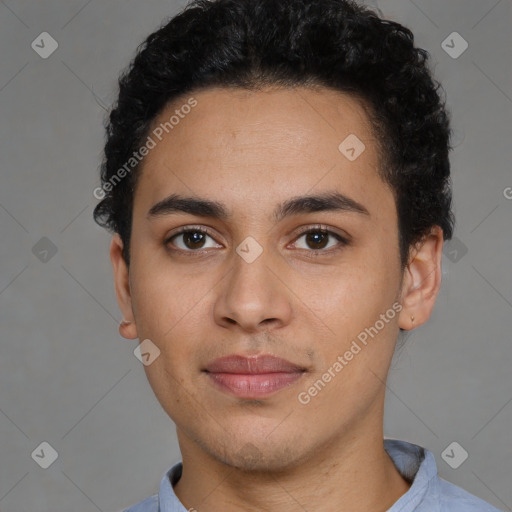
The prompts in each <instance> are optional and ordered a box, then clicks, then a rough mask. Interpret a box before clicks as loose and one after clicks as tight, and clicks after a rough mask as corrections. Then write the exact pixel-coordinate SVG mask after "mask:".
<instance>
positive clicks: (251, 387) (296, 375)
mask: <svg viewBox="0 0 512 512" xmlns="http://www.w3.org/2000/svg"><path fill="white" fill-rule="evenodd" d="M206 373H207V375H208V376H209V377H210V379H211V380H212V382H213V383H214V384H215V385H216V386H217V387H218V388H219V389H221V390H222V391H226V392H228V393H231V394H233V395H236V396H239V397H242V398H259V397H263V396H267V395H271V394H272V393H275V392H276V391H279V390H280V389H283V388H285V387H287V386H289V385H290V384H293V383H294V382H296V381H297V380H299V379H300V378H301V376H302V374H303V373H304V372H293V373H286V372H282V373H261V374H237V373H210V372H206Z"/></svg>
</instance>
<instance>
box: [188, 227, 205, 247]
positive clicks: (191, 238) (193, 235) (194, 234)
mask: <svg viewBox="0 0 512 512" xmlns="http://www.w3.org/2000/svg"><path fill="white" fill-rule="evenodd" d="M203 239H204V233H200V232H198V231H191V232H190V233H186V234H185V240H186V242H185V244H186V245H187V246H188V243H189V242H190V245H192V247H189V248H192V249H194V248H196V247H198V246H199V247H200V246H201V243H202V242H203Z"/></svg>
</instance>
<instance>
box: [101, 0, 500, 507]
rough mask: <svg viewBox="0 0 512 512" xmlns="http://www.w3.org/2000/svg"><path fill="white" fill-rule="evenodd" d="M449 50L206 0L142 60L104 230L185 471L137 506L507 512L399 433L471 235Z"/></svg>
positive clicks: (349, 11) (116, 133)
mask: <svg viewBox="0 0 512 512" xmlns="http://www.w3.org/2000/svg"><path fill="white" fill-rule="evenodd" d="M427 57H428V54H427V53H426V52H425V51H424V50H422V49H419V48H415V47H414V44H413V36H412V34H411V32H410V31H409V30H408V29H407V28H405V27H403V26H401V25H399V24H397V23H394V22H391V21H387V20H382V19H380V18H379V17H378V16H377V15H376V14H375V13H374V12H372V11H370V10H367V9H365V8H363V7H362V6H358V5H357V4H356V3H354V2H350V1H344V0H290V1H286V2H283V1H279V0H217V1H213V2H209V1H206V0H196V1H195V2H192V3H191V4H190V5H189V6H188V7H187V8H186V9H184V10H183V11H182V12H181V13H180V14H179V15H178V16H176V17H174V18H173V19H172V20H171V21H170V22H169V23H167V24H166V25H165V26H163V27H162V28H161V29H160V30H158V31H157V32H155V33H154V34H152V35H150V36H149V38H148V39H147V41H146V42H145V44H144V45H143V46H142V47H141V49H140V51H139V53H138V55H137V56H136V58H135V59H134V61H133V62H132V64H131V66H130V69H129V70H128V71H127V72H126V73H125V74H124V75H123V77H122V78H121V80H120V91H119V100H118V102H117V104H116V106H115V108H114V110H113V111H112V113H111V116H110V124H109V126H108V140H107V143H106V146H105V159H104V162H103V167H102V187H101V189H98V190H97V192H98V197H101V198H102V201H101V202H100V204H99V205H98V206H97V207H96V210H95V218H96V220H97V221H98V222H99V223H100V224H101V225H103V226H105V227H107V228H109V229H111V230H112V232H113V233H114V236H113V239H112V243H111V250H110V256H111V260H112V264H113V268H114V279H115V286H116V293H117V298H118V302H119V306H120V308H121V311H122V313H123V317H124V321H123V322H122V324H121V326H120V333H121V335H122V336H124V337H125V338H129V339H136V338H139V339H140V340H141V343H142V344H144V352H145V353H146V355H147V358H148V359H152V360H151V361H149V360H148V361H146V362H147V363H149V364H146V365H145V366H144V368H145V371H146V374H147V377H148V380H149V382H150V385H151V387H152V389H153V391H154V392H155V395H156V397H157V398H158V400H159V402H160V404H161V405H162V407H163V408H164V410H165V411H166V412H167V413H168V415H169V416H170V418H171V419H172V420H173V421H174V422H175V424H176V430H177V436H178V441H179V445H180V449H181V453H182V458H183V461H182V463H179V464H177V465H175V466H173V467H172V468H170V469H169V471H168V472H166V474H165V475H164V476H163V478H162V481H161V485H160V490H159V494H158V495H154V496H151V497H149V498H147V499H146V500H144V501H142V502H140V503H138V504H137V505H134V506H132V507H131V508H129V509H128V511H129V512H148V511H161V512H164V511H165V512H170V511H180V512H183V511H185V510H197V511H208V512H220V511H222V512H231V511H239V510H244V511H256V510H257V511H261V510H269V511H274V510H275V511H277V510H286V511H295V510H297V511H304V510H309V511H313V510H322V511H325V512H334V511H336V512H340V511H342V512H355V511H361V510H367V511H375V512H377V511H386V510H389V511H392V512H398V511H401V512H406V511H407V512H408V511H413V510H414V511H419V512H425V511H451V512H458V511H464V512H468V511H479V512H482V511H489V512H490V511H496V510H497V509H495V508H494V507H492V506H491V505H489V504H487V503H485V502H483V501H482V500H480V499H478V498H476V497H475V496H472V495H470V494H469V493H467V492H465V491H463V490H462V489H460V488H458V487H456V486H454V485H452V484H449V483H448V482H445V481H444V480H441V479H440V478H439V477H438V476H437V470H436V466H435V461H434V458H433V455H432V454H431V453H430V452H429V451H427V450H425V449H423V448H421V447H419V446H416V445H413V444H410V443H406V442H403V441H391V440H386V441H384V440H383V414H384V396H385V382H386V377H387V373H388V370H389V366H390V363H391V359H392V356H393V352H394V349H395V345H396V342H397V338H398V336H399V334H400V332H401V331H402V330H404V331H405V330H411V329H414V328H415V327H417V326H419V325H422V324H424V323H425V322H426V321H427V320H428V318H429V316H430V314H431V311H432V309H433V307H434V304H435V300H436V297H437V295H438V292H439V288H440V285H441V275H442V273H441V256H442V247H443V240H444V239H449V238H450V237H451V236H452V230H453V215H452V212H451V190H450V172H449V169H450V165H449V160H448V153H449V149H450V146H449V136H450V128H449V120H448V118H449V116H448V113H447V112H446V110H445V106H444V104H443V102H442V100H441V98H440V96H439V94H438V88H439V87H438V84H437V82H435V81H434V80H433V78H432V77H431V74H430V71H429V70H428V67H427ZM155 354H157V355H155Z"/></svg>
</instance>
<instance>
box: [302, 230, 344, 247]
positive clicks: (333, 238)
mask: <svg viewBox="0 0 512 512" xmlns="http://www.w3.org/2000/svg"><path fill="white" fill-rule="evenodd" d="M301 238H303V239H304V245H303V246H302V247H300V244H298V242H297V241H296V242H295V243H294V245H295V246H296V247H297V245H299V246H298V247H297V248H298V249H305V250H308V251H310V252H311V251H312V252H331V249H332V248H333V247H334V248H340V246H341V247H342V246H345V245H348V240H347V239H345V238H344V237H342V236H341V235H338V234H337V233H334V232H333V231H330V230H328V229H325V228H323V227H321V226H319V227H313V228H307V229H306V230H304V231H302V233H301V234H300V236H299V237H298V238H297V240H300V239H301Z"/></svg>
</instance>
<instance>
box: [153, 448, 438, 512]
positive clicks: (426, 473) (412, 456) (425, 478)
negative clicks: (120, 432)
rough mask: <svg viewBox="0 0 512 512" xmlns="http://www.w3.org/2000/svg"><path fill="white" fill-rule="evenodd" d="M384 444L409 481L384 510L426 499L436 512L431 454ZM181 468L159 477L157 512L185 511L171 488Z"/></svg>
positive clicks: (406, 510)
mask: <svg viewBox="0 0 512 512" xmlns="http://www.w3.org/2000/svg"><path fill="white" fill-rule="evenodd" d="M384 448H385V450H386V452H387V453H388V454H389V456H390V457H391V459H392V460H393V463H394V464H395V467H396V468H397V470H398V472H399V473H400V474H401V475H402V476H403V477H404V478H405V479H406V480H408V481H409V482H411V481H412V485H411V487H410V488H409V490H408V491H407V492H406V493H405V494H404V495H403V496H401V497H400V498H399V499H398V500H397V501H396V502H395V503H394V504H393V506H392V507H391V508H390V509H388V511H387V512H410V511H414V510H419V508H417V507H418V505H420V504H423V502H424V501H429V508H428V510H429V511H430V512H439V505H438V502H436V500H434V501H433V502H432V503H430V501H431V499H432V497H435V496H437V495H438V489H437V485H438V480H437V467H436V462H435V459H434V455H433V454H432V453H431V452H429V451H428V450H426V449H425V448H422V447H421V446H418V445H415V444H412V443H408V442H406V441H399V440H395V439H384ZM182 470H183V464H182V462H178V463H176V464H175V465H174V466H172V467H171V468H170V469H169V470H168V471H167V472H166V473H165V475H164V476H163V477H162V480H161V482H160V491H159V495H158V504H159V512H188V511H187V509H186V508H185V507H184V506H183V504H182V503H181V502H180V501H179V499H178V497H177V496H176V494H175V493H174V489H173V485H175V484H176V482H177V481H178V480H179V479H180V478H181V472H182ZM421 510H423V507H422V508H421ZM425 510H426V509H425Z"/></svg>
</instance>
